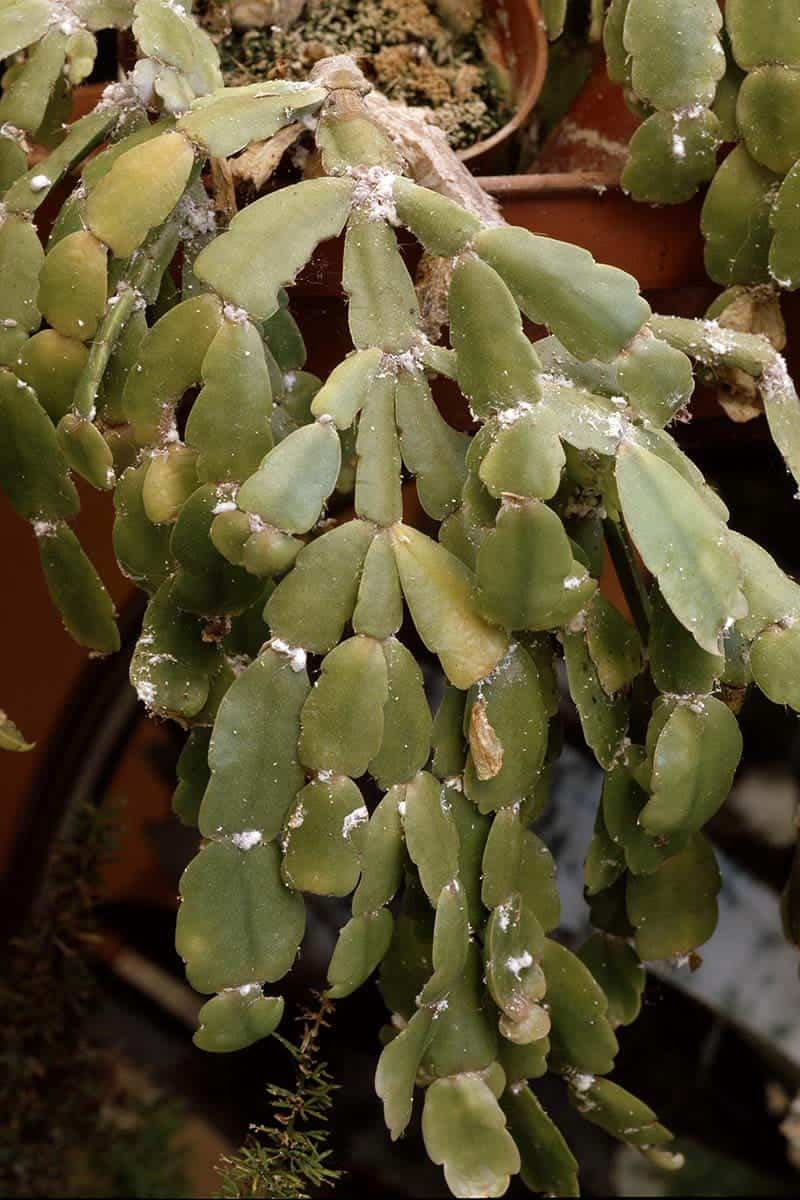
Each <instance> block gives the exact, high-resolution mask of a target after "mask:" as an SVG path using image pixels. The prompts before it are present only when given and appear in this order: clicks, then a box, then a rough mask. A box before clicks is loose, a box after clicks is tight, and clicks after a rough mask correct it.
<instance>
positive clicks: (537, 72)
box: [458, 0, 548, 163]
mask: <svg viewBox="0 0 800 1200" xmlns="http://www.w3.org/2000/svg"><path fill="white" fill-rule="evenodd" d="M508 4H517V5H519V6H521V7H523V8H525V9H527V11H528V13H529V14H530V18H531V26H532V29H533V41H532V43H531V44H530V45H529V46H527V45H526V46H521V47H518V48H517V50H516V52H517V54H524V55H525V56H526V57H527V58H528V59H529V60H530V61H532V64H533V69H532V71H531V73H530V76H529V78H528V79H527V81H526V83H525V86H524V88H523V90H522V93H521V95H519V96H516V97H515V105H516V107H515V111H514V113H513V115H512V116H511V117H510V118H509V119H508V121H506V123H505V125H501V126H500V128H499V129H496V130H495V132H494V133H493V134H491V135H490V136H489V137H488V138H484V139H483V140H482V141H480V142H475V143H474V144H473V145H472V146H468V147H467V148H466V149H465V150H459V151H458V157H459V158H460V159H461V161H462V162H465V163H469V162H472V161H473V160H474V159H478V158H481V157H483V155H485V154H488V153H490V152H491V151H492V150H495V149H496V148H497V147H498V146H500V145H502V143H503V142H505V141H508V139H509V138H510V137H512V136H513V134H515V133H516V132H517V130H518V129H520V127H521V126H522V125H523V124H524V123H525V121H526V120H527V119H528V117H529V116H530V114H531V112H532V110H533V107H534V105H535V104H536V102H537V100H538V99H539V96H540V95H541V92H542V88H543V86H544V81H545V76H546V75H547V60H548V41H547V29H546V26H545V22H544V17H543V16H542V10H541V6H540V3H539V0H501V7H503V8H505V7H506V6H507V5H508Z"/></svg>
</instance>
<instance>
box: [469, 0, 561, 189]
mask: <svg viewBox="0 0 800 1200" xmlns="http://www.w3.org/2000/svg"><path fill="white" fill-rule="evenodd" d="M484 8H485V11H486V19H487V23H488V26H489V31H490V35H491V39H492V42H493V48H496V51H497V61H498V63H499V65H500V66H501V67H502V68H504V69H505V70H506V71H507V72H508V74H509V75H510V78H511V88H512V94H513V99H514V115H513V116H512V117H511V119H510V120H508V121H507V122H506V123H505V125H503V126H502V128H500V129H498V130H497V131H496V132H495V133H493V134H492V135H491V137H488V138H484V140H483V141H481V142H476V143H475V145H474V146H470V147H469V148H468V149H467V150H462V151H461V152H460V154H459V157H460V158H462V159H463V160H464V162H468V163H469V165H470V169H471V170H473V171H475V172H476V173H478V174H482V173H483V172H484V171H489V170H497V169H498V167H500V166H503V165H505V166H508V165H510V164H509V163H508V162H507V161H506V162H503V160H504V159H506V160H507V159H508V152H509V141H510V139H511V138H512V137H513V135H514V134H515V133H516V132H517V131H518V130H519V129H520V128H521V127H522V126H523V125H524V124H525V122H526V121H527V119H528V118H529V117H530V114H531V112H532V110H533V106H534V105H535V104H536V101H537V100H538V99H539V95H540V93H541V90H542V86H543V84H544V79H545V75H546V74H547V33H546V32H545V25H544V21H543V19H542V12H541V8H540V6H539V0H485V4H484Z"/></svg>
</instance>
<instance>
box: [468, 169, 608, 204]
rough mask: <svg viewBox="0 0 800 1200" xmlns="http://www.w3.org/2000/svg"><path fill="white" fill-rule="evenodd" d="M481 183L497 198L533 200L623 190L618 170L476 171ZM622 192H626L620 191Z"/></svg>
mask: <svg viewBox="0 0 800 1200" xmlns="http://www.w3.org/2000/svg"><path fill="white" fill-rule="evenodd" d="M477 180H478V183H479V184H480V185H481V187H482V188H483V189H484V190H485V191H487V192H489V193H490V195H492V196H494V197H495V198H496V199H498V200H501V201H502V200H504V199H508V200H528V199H530V200H536V199H540V198H541V197H542V195H547V194H554V193H555V194H557V193H559V192H585V193H587V194H589V193H591V194H593V195H595V196H596V195H597V194H598V193H599V192H606V191H618V192H622V185H621V182H620V173H619V171H554V172H549V171H547V172H545V171H543V172H542V173H541V174H540V175H479V176H477ZM622 194H623V195H625V193H624V192H623V193H622Z"/></svg>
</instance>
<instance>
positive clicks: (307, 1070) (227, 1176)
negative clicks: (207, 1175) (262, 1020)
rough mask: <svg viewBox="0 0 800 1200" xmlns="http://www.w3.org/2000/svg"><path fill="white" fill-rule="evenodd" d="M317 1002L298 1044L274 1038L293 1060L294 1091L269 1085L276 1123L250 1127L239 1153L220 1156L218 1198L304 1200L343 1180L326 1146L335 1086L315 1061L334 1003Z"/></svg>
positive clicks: (304, 1018)
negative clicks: (317, 1191) (321, 1036)
mask: <svg viewBox="0 0 800 1200" xmlns="http://www.w3.org/2000/svg"><path fill="white" fill-rule="evenodd" d="M317 1000H318V1003H317V1005H316V1006H315V1007H313V1008H309V1009H303V1010H302V1012H301V1013H300V1014H299V1017H298V1020H299V1021H300V1022H301V1023H302V1026H303V1034H302V1037H301V1039H300V1042H299V1044H298V1045H295V1044H294V1043H293V1042H290V1041H288V1040H287V1039H286V1038H283V1037H281V1036H280V1035H279V1034H275V1035H274V1036H275V1037H276V1038H277V1040H278V1041H279V1042H280V1043H281V1045H282V1046H284V1047H285V1049H286V1050H287V1051H288V1052H289V1054H291V1056H292V1058H293V1059H294V1061H295V1065H296V1079H295V1087H294V1089H289V1088H283V1087H278V1086H277V1085H275V1084H268V1085H267V1095H268V1096H269V1099H270V1102H271V1106H272V1112H273V1118H274V1123H273V1124H272V1125H253V1126H251V1133H250V1136H249V1137H248V1139H247V1141H246V1142H245V1144H244V1145H243V1146H242V1147H241V1149H239V1150H238V1151H237V1152H236V1153H235V1154H233V1155H230V1156H225V1157H224V1158H222V1160H221V1162H220V1165H219V1167H218V1168H217V1170H218V1172H219V1176H220V1180H221V1188H220V1195H221V1196H224V1197H238V1196H265V1197H270V1198H274V1200H289V1198H290V1197H291V1198H292V1200H305V1198H306V1197H309V1196H311V1195H312V1194H313V1191H314V1190H316V1189H318V1188H320V1187H330V1186H332V1185H333V1184H334V1183H336V1182H337V1180H339V1179H341V1177H342V1172H341V1171H338V1170H336V1169H335V1168H334V1167H331V1166H329V1165H328V1158H329V1157H330V1153H331V1152H330V1150H329V1149H328V1147H327V1141H328V1136H329V1130H328V1128H327V1114H328V1112H329V1110H330V1109H331V1107H332V1105H333V1092H334V1091H335V1089H336V1087H337V1085H336V1084H335V1083H334V1082H333V1080H332V1078H331V1076H330V1074H329V1072H328V1070H327V1068H326V1066H325V1064H324V1063H323V1062H321V1061H320V1058H319V1038H320V1033H321V1031H322V1030H323V1029H324V1028H326V1027H327V1025H328V1024H329V1022H328V1017H329V1015H330V1013H331V1012H332V1011H333V1007H334V1004H333V1001H332V1000H330V999H328V998H327V997H326V996H318V997H317Z"/></svg>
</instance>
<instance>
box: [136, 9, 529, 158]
mask: <svg viewBox="0 0 800 1200" xmlns="http://www.w3.org/2000/svg"><path fill="white" fill-rule="evenodd" d="M484 11H485V16H486V25H487V28H488V37H487V42H488V45H487V47H486V50H487V54H488V56H489V58H490V59H491V60H492V61H493V62H495V63H496V64H497V66H498V68H499V69H500V71H501V72H502V73H503V74H504V75H507V76H508V78H509V80H510V84H511V94H512V101H513V105H514V112H513V115H512V116H511V117H510V118H509V120H508V121H506V123H505V125H503V126H501V128H500V129H497V130H496V131H495V132H494V133H493V134H492V135H491V137H488V138H484V139H483V140H482V141H480V142H476V143H475V144H474V145H473V146H469V147H468V148H467V149H466V150H461V151H459V157H460V158H462V159H463V160H464V162H468V163H469V165H470V169H471V170H472V171H474V172H476V174H482V173H484V172H486V171H497V170H502V169H503V168H504V167H510V166H511V165H512V163H511V158H512V155H511V146H510V143H511V139H512V138H513V136H514V134H516V133H517V131H518V130H519V129H520V128H521V127H522V126H523V125H524V124H525V122H526V121H527V120H528V118H529V117H530V115H531V112H532V110H533V107H534V105H535V104H536V101H537V100H538V99H539V95H540V93H541V90H542V86H543V84H544V80H545V75H546V74H547V33H546V30H545V24H544V20H543V18H542V11H541V6H540V0H484ZM117 57H118V60H119V63H120V67H121V69H122V70H125V71H128V70H130V69H131V68H132V67H133V65H134V63H135V62H136V49H135V45H134V42H133V38H132V36H131V33H130V30H124V31H122V32H121V33H120V34H119V35H118V38H117Z"/></svg>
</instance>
